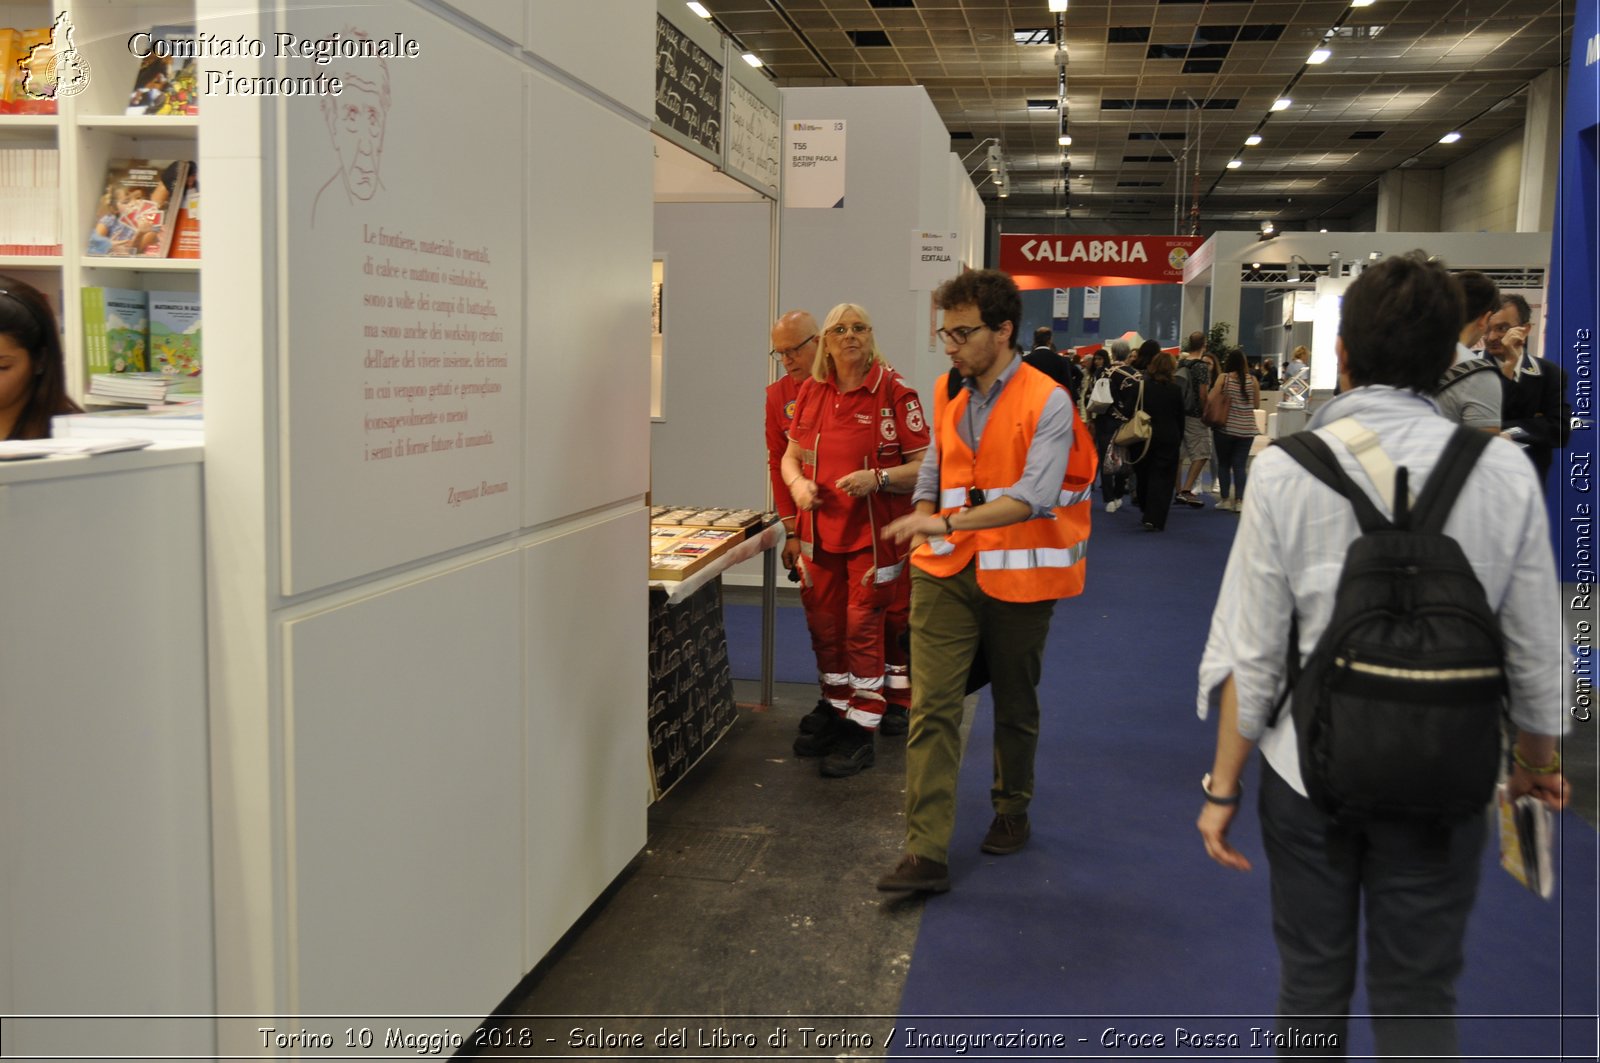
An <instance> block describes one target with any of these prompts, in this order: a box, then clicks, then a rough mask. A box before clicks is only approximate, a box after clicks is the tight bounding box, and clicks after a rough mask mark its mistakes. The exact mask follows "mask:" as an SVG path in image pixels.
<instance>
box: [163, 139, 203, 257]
mask: <svg viewBox="0 0 1600 1063" xmlns="http://www.w3.org/2000/svg"><path fill="white" fill-rule="evenodd" d="M167 257H168V258H199V257H200V166H199V164H198V163H193V162H191V163H190V164H189V173H188V175H187V178H186V180H185V181H184V189H183V195H182V196H181V197H180V198H179V200H178V214H177V217H176V218H175V219H174V221H173V223H172V248H171V249H170V250H169V251H168V252H167Z"/></svg>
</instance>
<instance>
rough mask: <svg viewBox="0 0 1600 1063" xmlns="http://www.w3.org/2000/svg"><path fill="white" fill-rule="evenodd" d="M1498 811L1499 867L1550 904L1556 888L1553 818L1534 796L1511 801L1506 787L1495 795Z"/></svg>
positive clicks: (1543, 804)
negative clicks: (1551, 843)
mask: <svg viewBox="0 0 1600 1063" xmlns="http://www.w3.org/2000/svg"><path fill="white" fill-rule="evenodd" d="M1495 811H1496V812H1497V813H1498V817H1499V823H1500V866H1501V867H1503V868H1505V869H1506V872H1507V873H1508V874H1510V875H1511V877H1512V878H1514V879H1516V880H1517V881H1518V882H1520V883H1522V885H1524V886H1526V887H1527V888H1528V889H1529V890H1531V891H1533V892H1534V893H1536V894H1538V895H1539V896H1540V897H1542V898H1544V899H1545V900H1549V899H1550V897H1551V895H1552V894H1553V893H1554V892H1555V888H1556V883H1555V867H1554V862H1553V860H1552V858H1551V850H1550V836H1551V831H1552V828H1553V826H1554V821H1555V817H1554V815H1552V814H1551V812H1550V809H1549V807H1548V806H1546V805H1545V803H1544V802H1543V801H1540V800H1539V799H1538V798H1537V797H1534V796H1533V795H1531V794H1524V795H1522V796H1521V797H1519V798H1517V799H1516V800H1515V801H1513V800H1511V798H1510V796H1509V795H1508V794H1507V793H1506V788H1505V784H1503V783H1502V784H1501V785H1500V787H1499V788H1498V789H1497V790H1496V792H1495Z"/></svg>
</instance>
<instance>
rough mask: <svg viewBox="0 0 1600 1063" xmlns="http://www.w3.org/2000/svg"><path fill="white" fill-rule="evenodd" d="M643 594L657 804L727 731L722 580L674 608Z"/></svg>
mask: <svg viewBox="0 0 1600 1063" xmlns="http://www.w3.org/2000/svg"><path fill="white" fill-rule="evenodd" d="M666 597H667V596H666V593H665V592H664V591H661V590H659V589H652V590H651V592H650V712H649V718H648V726H649V728H650V787H651V793H652V794H653V795H654V796H655V797H656V798H657V799H659V798H660V797H661V795H663V794H665V793H666V792H667V791H668V790H670V789H672V787H673V785H674V784H675V783H676V782H677V781H678V780H679V779H681V778H683V777H684V775H686V774H688V771H689V769H690V768H692V767H694V765H695V764H696V762H698V761H699V760H700V758H701V757H703V756H704V755H705V754H706V751H707V750H709V749H710V748H711V747H712V746H713V745H715V744H716V742H717V739H719V738H721V737H722V736H723V735H724V734H726V733H727V731H728V728H730V727H732V726H733V720H734V716H735V715H736V711H737V710H736V708H735V705H734V701H733V673H732V671H730V670H729V667H728V639H727V635H726V633H725V632H724V631H723V628H722V580H721V579H720V578H718V579H713V580H712V581H711V582H709V583H707V584H706V585H705V586H704V587H701V588H700V589H699V590H697V591H695V592H694V593H693V594H691V595H689V597H688V598H686V599H684V600H683V601H681V602H673V603H671V604H670V605H669V604H668V603H667V600H666Z"/></svg>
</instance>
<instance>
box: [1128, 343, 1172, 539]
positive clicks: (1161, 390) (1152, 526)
mask: <svg viewBox="0 0 1600 1063" xmlns="http://www.w3.org/2000/svg"><path fill="white" fill-rule="evenodd" d="M1152 342H1153V341H1152ZM1148 365H1149V368H1148V369H1147V370H1146V371H1145V381H1144V412H1145V413H1147V414H1149V415H1150V447H1149V449H1148V450H1146V451H1145V455H1144V459H1143V460H1141V461H1140V462H1139V463H1138V464H1137V465H1135V466H1134V475H1135V477H1136V478H1137V481H1138V484H1137V487H1136V489H1135V491H1134V500H1135V501H1136V502H1137V503H1138V505H1139V508H1140V509H1141V510H1143V511H1144V527H1145V530H1146V531H1163V530H1165V529H1166V526H1167V514H1168V512H1169V511H1170V510H1171V509H1172V495H1173V490H1174V488H1176V486H1177V483H1178V452H1179V448H1180V447H1181V446H1182V444H1183V416H1184V413H1183V388H1182V387H1181V386H1180V385H1179V384H1177V383H1176V382H1174V381H1173V379H1172V377H1173V374H1174V372H1176V371H1177V368H1178V362H1177V359H1175V358H1173V357H1172V355H1170V354H1167V353H1166V352H1164V351H1161V350H1160V349H1159V348H1157V350H1156V353H1155V355H1154V357H1152V358H1151V359H1150V360H1149V363H1148Z"/></svg>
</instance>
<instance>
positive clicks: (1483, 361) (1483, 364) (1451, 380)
mask: <svg viewBox="0 0 1600 1063" xmlns="http://www.w3.org/2000/svg"><path fill="white" fill-rule="evenodd" d="M1495 368H1498V367H1497V366H1496V365H1495V364H1494V363H1493V362H1491V361H1489V359H1487V358H1468V359H1467V360H1466V361H1464V362H1457V363H1456V364H1455V365H1452V366H1451V367H1450V368H1449V369H1446V370H1445V371H1444V375H1443V376H1441V377H1440V378H1439V384H1438V386H1437V387H1435V388H1434V389H1433V393H1434V394H1435V395H1437V394H1439V393H1440V392H1442V391H1444V389H1445V388H1448V387H1450V386H1451V385H1453V384H1455V383H1457V382H1459V381H1462V380H1465V379H1466V378H1467V377H1469V376H1471V375H1472V374H1474V373H1481V372H1483V371H1484V370H1486V369H1495Z"/></svg>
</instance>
